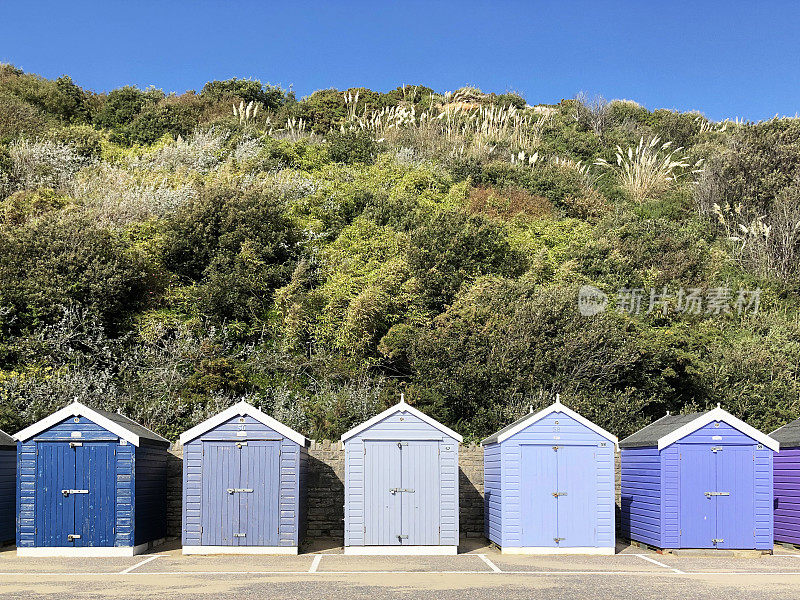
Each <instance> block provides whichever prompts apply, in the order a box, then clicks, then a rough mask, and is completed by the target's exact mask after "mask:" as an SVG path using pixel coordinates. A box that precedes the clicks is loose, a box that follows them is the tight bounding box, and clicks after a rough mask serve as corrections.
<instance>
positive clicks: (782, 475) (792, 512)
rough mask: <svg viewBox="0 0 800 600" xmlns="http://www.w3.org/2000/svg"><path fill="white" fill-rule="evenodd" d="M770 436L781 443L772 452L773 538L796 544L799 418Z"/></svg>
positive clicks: (799, 502) (799, 508) (799, 495)
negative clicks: (773, 462) (778, 447)
mask: <svg viewBox="0 0 800 600" xmlns="http://www.w3.org/2000/svg"><path fill="white" fill-rule="evenodd" d="M770 437H773V438H775V439H776V440H777V441H778V442H779V443H780V445H781V449H780V452H778V454H776V455H775V485H774V491H775V540H776V541H778V542H786V543H789V544H800V419H797V420H796V421H792V422H791V423H789V424H787V425H784V426H783V427H781V428H779V429H776V430H775V431H773V432H772V433H771V434H770Z"/></svg>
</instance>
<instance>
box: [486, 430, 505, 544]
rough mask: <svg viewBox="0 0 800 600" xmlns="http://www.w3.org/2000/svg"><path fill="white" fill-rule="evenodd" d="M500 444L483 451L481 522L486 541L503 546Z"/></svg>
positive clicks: (490, 445)
mask: <svg viewBox="0 0 800 600" xmlns="http://www.w3.org/2000/svg"><path fill="white" fill-rule="evenodd" d="M501 457H502V449H501V448H500V444H489V445H488V446H485V447H484V449H483V486H484V488H483V520H484V535H485V536H486V539H488V540H489V541H492V542H494V543H495V544H497V545H499V546H502V545H503V492H502V489H503V486H502V485H501V482H502V469H501V468H500V466H501Z"/></svg>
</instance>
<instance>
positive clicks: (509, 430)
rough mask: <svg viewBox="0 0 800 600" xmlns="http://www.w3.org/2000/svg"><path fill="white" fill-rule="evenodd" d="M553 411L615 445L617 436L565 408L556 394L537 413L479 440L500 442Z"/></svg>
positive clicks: (483, 442)
mask: <svg viewBox="0 0 800 600" xmlns="http://www.w3.org/2000/svg"><path fill="white" fill-rule="evenodd" d="M554 412H560V413H564V414H565V415H567V416H568V417H571V418H572V419H575V420H576V421H577V422H578V423H580V424H581V425H583V426H585V427H588V428H589V429H591V430H592V431H594V432H595V433H597V434H598V435H600V436H602V437H604V438H606V439H607V440H608V441H610V442H612V443H613V444H614V445H615V446H616V445H617V436H615V435H611V434H610V433H609V432H608V431H606V430H605V429H603V428H602V427H600V426H599V425H596V424H595V423H592V422H591V421H590V420H589V419H587V418H586V417H583V416H581V415H579V414H578V413H576V412H575V411H574V410H572V409H570V408H567V407H566V406H564V405H563V404H561V401H560V400H559V399H558V397H557V396H556V401H555V402H554V403H553V404H551V405H550V406H548V407H547V408H545V409H543V410H540V411H539V412H537V413H531V414H529V415H528V416H526V417H522V418H521V419H519V420H517V421H516V422H514V423H512V424H511V425H510V426H508V427H506V428H504V429H501V430H500V431H499V432H498V433H497V434H495V435H492V436H489V437H488V438H486V439H485V440H483V441H482V442H481V445H486V444H488V443H500V442H502V441H504V440H507V439H508V438H510V437H511V436H512V435H516V434H517V433H519V432H520V431H522V430H523V429H525V428H526V427H528V426H530V425H532V424H533V423H536V422H537V421H541V420H542V419H543V418H545V417H546V416H547V415H549V414H552V413H554ZM495 437H496V439H494V438H495Z"/></svg>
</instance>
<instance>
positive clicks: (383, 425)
mask: <svg viewBox="0 0 800 600" xmlns="http://www.w3.org/2000/svg"><path fill="white" fill-rule="evenodd" d="M364 440H398V441H399V440H405V441H411V440H440V441H441V442H442V444H441V445H440V449H441V454H440V456H439V477H440V490H441V501H440V503H439V525H440V527H441V530H440V534H439V538H440V544H441V545H457V544H458V536H459V523H458V517H459V511H458V442H457V441H456V440H454V439H453V438H451V437H449V436H447V435H446V434H445V433H444V432H442V431H440V430H439V429H436V428H435V427H433V426H431V425H430V424H428V423H426V422H424V421H423V420H421V419H419V418H418V417H416V416H414V415H412V414H410V413H408V412H395V413H392V414H390V415H388V416H387V417H386V418H385V419H383V420H381V421H379V422H378V423H375V424H374V425H372V427H370V428H368V429H365V430H364V431H362V432H360V433H359V434H358V435H356V436H354V437H352V438H350V439H349V440H347V441H346V442H345V444H344V445H345V506H344V515H345V525H344V535H345V542H344V543H345V545H346V546H363V545H365V544H366V540H365V536H364V530H365V519H366V511H365V506H364V497H365V491H364V480H365V469H364V466H365V461H364Z"/></svg>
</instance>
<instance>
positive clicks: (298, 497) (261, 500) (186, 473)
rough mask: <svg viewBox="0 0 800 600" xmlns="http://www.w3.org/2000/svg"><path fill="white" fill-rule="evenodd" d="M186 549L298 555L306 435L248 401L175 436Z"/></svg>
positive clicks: (189, 551) (301, 528)
mask: <svg viewBox="0 0 800 600" xmlns="http://www.w3.org/2000/svg"><path fill="white" fill-rule="evenodd" d="M180 442H181V444H182V445H183V536H182V537H183V553H184V554H297V548H298V546H299V544H300V538H301V535H302V532H303V528H304V521H305V519H304V517H305V491H306V490H305V477H306V472H307V468H308V440H307V439H306V438H305V437H304V436H303V435H302V434H300V433H298V432H296V431H294V430H293V429H291V428H290V427H287V426H286V425H283V424H282V423H279V422H278V421H276V420H275V419H273V418H272V417H270V416H269V415H267V414H264V413H263V412H261V411H260V410H258V409H257V408H255V407H254V406H252V405H250V404H248V403H247V402H239V403H238V404H236V405H234V406H232V407H230V408H228V409H227V410H224V411H222V412H220V413H219V414H217V415H215V416H213V417H211V418H210V419H208V420H206V421H204V422H202V423H200V424H199V425H197V426H195V427H192V428H191V429H189V430H188V431H186V432H185V433H183V434H182V435H181V436H180Z"/></svg>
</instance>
